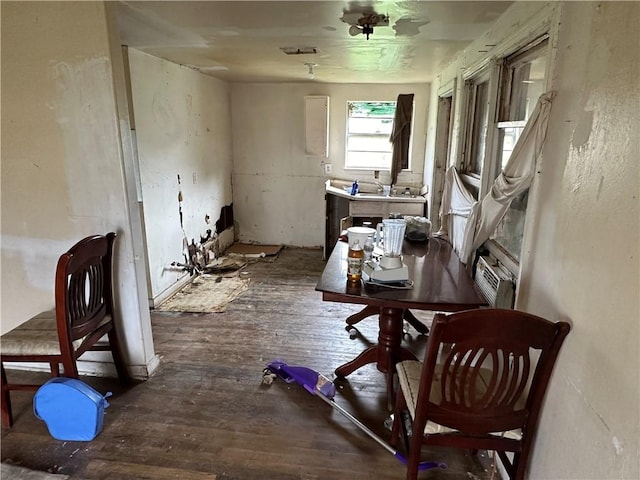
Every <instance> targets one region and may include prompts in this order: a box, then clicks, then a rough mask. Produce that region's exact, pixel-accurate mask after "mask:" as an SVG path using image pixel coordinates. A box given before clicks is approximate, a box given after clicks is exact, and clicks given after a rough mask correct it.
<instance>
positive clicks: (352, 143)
mask: <svg viewBox="0 0 640 480" xmlns="http://www.w3.org/2000/svg"><path fill="white" fill-rule="evenodd" d="M395 112H396V102H375V101H372V102H352V101H349V102H347V141H346V147H347V152H346V157H345V168H353V169H367V170H390V169H391V154H392V145H391V142H390V140H389V139H390V137H391V130H392V129H393V117H394V115H395ZM408 167H409V166H408V165H404V166H403V168H408Z"/></svg>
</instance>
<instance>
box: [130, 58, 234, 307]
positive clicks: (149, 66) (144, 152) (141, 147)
mask: <svg viewBox="0 0 640 480" xmlns="http://www.w3.org/2000/svg"><path fill="white" fill-rule="evenodd" d="M129 64H130V71H131V90H132V98H133V110H134V115H135V126H136V137H137V146H138V158H139V166H140V179H141V185H142V200H143V205H144V224H145V230H146V243H147V255H148V261H149V274H150V283H151V297H152V298H154V299H157V298H158V297H159V296H161V295H163V294H165V295H166V291H167V290H172V289H175V288H176V287H177V286H179V285H176V283H177V282H178V281H179V280H180V278H181V277H184V276H185V272H184V271H180V270H176V269H175V268H171V263H172V262H181V263H184V262H185V258H184V257H183V243H184V239H185V238H186V241H187V242H188V243H191V241H192V240H195V243H196V244H198V243H199V242H200V236H201V235H202V236H204V235H205V234H206V231H207V229H211V230H212V232H215V231H216V227H215V223H216V221H217V220H218V218H219V216H220V210H221V208H222V207H223V206H225V205H229V204H231V202H232V191H231V170H232V157H231V120H230V119H231V112H230V106H229V105H230V102H229V87H228V84H226V83H225V82H222V81H220V80H216V79H214V78H212V77H210V76H207V75H203V74H201V73H199V72H196V71H195V70H192V69H189V68H185V67H181V66H180V65H177V64H175V63H171V62H167V61H166V60H162V59H159V58H157V57H152V56H150V55H147V54H145V53H142V52H140V51H137V50H134V49H130V50H129ZM178 176H180V183H178ZM179 192H182V202H181V204H180V203H179V201H178V193H179ZM180 208H181V209H182V223H183V226H184V231H183V229H182V227H181V223H180ZM206 216H208V217H209V219H210V220H209V223H207V222H206V221H205V217H206ZM186 275H188V274H186Z"/></svg>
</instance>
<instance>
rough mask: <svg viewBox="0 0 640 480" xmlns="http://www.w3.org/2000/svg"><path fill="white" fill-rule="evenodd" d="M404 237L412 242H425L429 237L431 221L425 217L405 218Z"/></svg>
mask: <svg viewBox="0 0 640 480" xmlns="http://www.w3.org/2000/svg"><path fill="white" fill-rule="evenodd" d="M404 219H405V222H406V223H407V228H406V230H405V233H404V237H405V238H406V239H407V240H410V241H412V242H426V241H427V240H428V239H429V236H430V235H431V221H430V220H429V219H428V218H426V217H414V216H405V217H404Z"/></svg>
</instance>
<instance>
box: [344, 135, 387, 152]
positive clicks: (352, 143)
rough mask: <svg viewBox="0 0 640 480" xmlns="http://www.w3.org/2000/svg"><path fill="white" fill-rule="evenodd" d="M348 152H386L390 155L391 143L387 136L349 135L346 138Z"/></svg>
mask: <svg viewBox="0 0 640 480" xmlns="http://www.w3.org/2000/svg"><path fill="white" fill-rule="evenodd" d="M347 150H348V151H350V152H351V151H361V152H386V153H389V154H390V153H391V142H389V136H388V135H366V136H362V135H349V136H348V137H347Z"/></svg>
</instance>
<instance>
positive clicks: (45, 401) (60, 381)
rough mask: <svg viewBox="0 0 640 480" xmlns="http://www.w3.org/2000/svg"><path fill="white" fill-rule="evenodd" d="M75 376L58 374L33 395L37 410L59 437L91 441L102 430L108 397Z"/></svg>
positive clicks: (50, 429)
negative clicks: (66, 376) (59, 375)
mask: <svg viewBox="0 0 640 480" xmlns="http://www.w3.org/2000/svg"><path fill="white" fill-rule="evenodd" d="M110 395H111V393H107V394H106V395H104V396H103V395H102V394H100V393H99V392H97V391H96V390H94V389H93V388H91V387H90V386H89V385H87V384H86V383H84V382H82V381H80V380H77V379H75V378H64V377H56V378H52V379H51V380H49V381H48V382H47V383H45V384H44V385H42V386H41V387H40V388H39V389H38V391H37V392H36V394H35V396H34V397H33V413H34V414H35V415H36V417H38V418H39V419H41V420H44V422H45V423H46V425H47V428H48V430H49V433H50V434H51V436H52V437H53V438H55V439H57V440H65V441H90V440H93V439H94V438H95V437H96V435H98V434H99V433H100V432H101V431H102V424H103V420H104V410H105V408H107V407H108V406H109V403H108V402H107V400H106V398H107V397H108V396H110Z"/></svg>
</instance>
